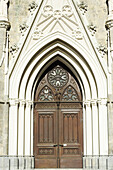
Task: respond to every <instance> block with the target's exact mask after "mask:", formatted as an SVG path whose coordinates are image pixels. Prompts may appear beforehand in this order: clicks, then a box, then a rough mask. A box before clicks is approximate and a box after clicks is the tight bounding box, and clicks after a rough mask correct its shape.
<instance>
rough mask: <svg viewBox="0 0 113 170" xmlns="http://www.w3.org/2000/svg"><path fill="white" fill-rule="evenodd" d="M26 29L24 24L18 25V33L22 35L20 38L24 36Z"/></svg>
mask: <svg viewBox="0 0 113 170" xmlns="http://www.w3.org/2000/svg"><path fill="white" fill-rule="evenodd" d="M27 28H28V26H27V25H26V23H24V24H22V25H20V32H21V33H22V36H23V35H24V33H25V31H26V30H27Z"/></svg>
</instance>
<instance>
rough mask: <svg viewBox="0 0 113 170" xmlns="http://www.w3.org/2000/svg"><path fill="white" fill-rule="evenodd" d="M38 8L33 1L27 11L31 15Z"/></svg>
mask: <svg viewBox="0 0 113 170" xmlns="http://www.w3.org/2000/svg"><path fill="white" fill-rule="evenodd" d="M37 7H38V5H37V4H36V3H35V1H33V2H32V3H31V4H29V7H28V10H29V11H30V13H31V15H32V14H33V12H34V11H35V9H36V8H37Z"/></svg>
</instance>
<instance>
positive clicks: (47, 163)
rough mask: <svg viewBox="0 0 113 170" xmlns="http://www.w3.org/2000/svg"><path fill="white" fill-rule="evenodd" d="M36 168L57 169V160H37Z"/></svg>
mask: <svg viewBox="0 0 113 170" xmlns="http://www.w3.org/2000/svg"><path fill="white" fill-rule="evenodd" d="M35 167H36V168H57V159H47V158H46V159H37V158H35Z"/></svg>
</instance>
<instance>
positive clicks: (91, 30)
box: [88, 24, 97, 36]
mask: <svg viewBox="0 0 113 170" xmlns="http://www.w3.org/2000/svg"><path fill="white" fill-rule="evenodd" d="M96 28H97V27H96V26H94V25H93V24H91V25H89V26H88V29H89V31H90V32H91V35H92V36H94V35H95V33H96V31H97V29H96Z"/></svg>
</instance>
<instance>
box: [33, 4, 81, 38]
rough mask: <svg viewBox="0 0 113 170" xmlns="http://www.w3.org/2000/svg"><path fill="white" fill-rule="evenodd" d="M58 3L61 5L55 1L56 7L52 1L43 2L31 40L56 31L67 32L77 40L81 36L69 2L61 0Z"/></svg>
mask: <svg viewBox="0 0 113 170" xmlns="http://www.w3.org/2000/svg"><path fill="white" fill-rule="evenodd" d="M59 3H60V2H59ZM60 4H62V6H61V5H58V3H57V5H56V7H55V5H54V6H53V5H52V2H51V3H46V4H45V6H44V7H43V9H42V13H41V16H40V19H39V21H38V23H37V25H36V28H35V31H34V33H33V40H38V39H40V38H41V37H43V36H44V35H47V34H49V33H53V32H56V31H59V32H65V33H68V34H70V36H72V37H73V38H74V39H77V40H81V39H82V38H83V35H82V32H81V30H80V28H79V25H78V23H77V20H76V16H75V15H74V12H73V9H72V7H71V5H70V4H69V2H68V3H64V2H62V3H60Z"/></svg>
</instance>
